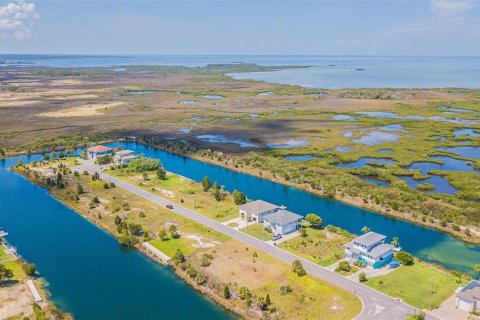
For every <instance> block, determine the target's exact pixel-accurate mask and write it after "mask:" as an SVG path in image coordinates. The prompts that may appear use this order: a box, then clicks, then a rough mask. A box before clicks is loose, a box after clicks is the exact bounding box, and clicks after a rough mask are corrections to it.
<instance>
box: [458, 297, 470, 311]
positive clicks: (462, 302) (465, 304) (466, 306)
mask: <svg viewBox="0 0 480 320" xmlns="http://www.w3.org/2000/svg"><path fill="white" fill-rule="evenodd" d="M470 307H471V302H468V301H465V300H462V299H458V308H460V309H462V310H465V311H470V310H471V309H470Z"/></svg>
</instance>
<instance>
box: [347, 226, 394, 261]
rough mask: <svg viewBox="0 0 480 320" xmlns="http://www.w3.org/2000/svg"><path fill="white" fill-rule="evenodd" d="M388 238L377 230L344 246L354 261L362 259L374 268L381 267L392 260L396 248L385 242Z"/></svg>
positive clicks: (348, 255)
mask: <svg viewBox="0 0 480 320" xmlns="http://www.w3.org/2000/svg"><path fill="white" fill-rule="evenodd" d="M386 238H387V237H386V236H384V235H382V234H379V233H376V232H371V231H370V232H367V233H365V234H364V235H361V236H360V237H358V238H356V239H354V240H353V241H351V242H349V243H347V244H346V245H345V246H344V248H345V257H346V258H347V259H349V260H352V261H355V260H360V261H361V262H363V263H364V264H366V265H367V266H370V267H372V268H373V269H377V268H380V267H381V266H383V265H385V264H387V263H389V262H390V261H392V257H393V250H394V248H395V247H394V246H393V245H391V244H387V243H385V239H386Z"/></svg>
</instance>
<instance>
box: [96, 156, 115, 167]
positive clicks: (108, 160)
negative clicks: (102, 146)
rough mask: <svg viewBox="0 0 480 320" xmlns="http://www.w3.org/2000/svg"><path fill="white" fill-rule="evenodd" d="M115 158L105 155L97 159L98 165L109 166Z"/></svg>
mask: <svg viewBox="0 0 480 320" xmlns="http://www.w3.org/2000/svg"><path fill="white" fill-rule="evenodd" d="M112 159H113V157H112V156H111V155H108V154H107V155H105V156H101V157H98V158H97V163H98V164H101V165H103V164H109V163H111V162H112Z"/></svg>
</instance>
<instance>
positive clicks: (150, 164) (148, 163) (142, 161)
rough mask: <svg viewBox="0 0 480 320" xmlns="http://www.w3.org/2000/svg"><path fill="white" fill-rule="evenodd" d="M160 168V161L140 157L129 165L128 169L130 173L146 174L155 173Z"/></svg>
mask: <svg viewBox="0 0 480 320" xmlns="http://www.w3.org/2000/svg"><path fill="white" fill-rule="evenodd" d="M159 167H160V160H158V159H150V158H145V157H138V158H136V159H133V160H132V161H130V163H129V164H128V166H127V168H128V171H130V172H146V171H154V170H157V169H158V168H159Z"/></svg>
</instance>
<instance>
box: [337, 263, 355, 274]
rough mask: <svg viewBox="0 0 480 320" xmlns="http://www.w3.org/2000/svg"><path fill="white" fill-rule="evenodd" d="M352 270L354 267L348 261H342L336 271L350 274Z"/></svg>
mask: <svg viewBox="0 0 480 320" xmlns="http://www.w3.org/2000/svg"><path fill="white" fill-rule="evenodd" d="M351 270H352V266H351V265H350V263H348V261H340V263H339V264H338V267H337V268H336V269H335V271H337V272H339V271H343V272H350V271H351Z"/></svg>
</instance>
